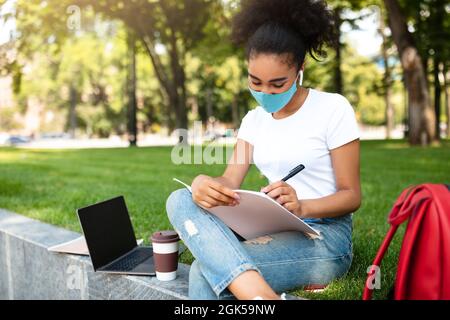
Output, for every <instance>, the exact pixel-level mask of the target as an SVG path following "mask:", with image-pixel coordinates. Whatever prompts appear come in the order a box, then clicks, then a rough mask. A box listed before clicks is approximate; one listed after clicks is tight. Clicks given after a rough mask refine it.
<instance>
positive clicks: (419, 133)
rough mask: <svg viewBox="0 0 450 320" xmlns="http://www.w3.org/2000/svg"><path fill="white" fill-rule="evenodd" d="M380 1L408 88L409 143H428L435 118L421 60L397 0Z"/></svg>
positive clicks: (434, 131)
mask: <svg viewBox="0 0 450 320" xmlns="http://www.w3.org/2000/svg"><path fill="white" fill-rule="evenodd" d="M384 3H385V5H386V8H387V12H388V17H389V26H390V28H391V31H392V36H393V39H394V42H395V44H396V46H397V48H398V51H399V55H400V60H401V63H402V68H403V72H404V75H405V81H406V86H407V89H408V104H409V111H410V112H409V114H410V117H409V142H410V144H412V145H419V144H422V145H429V144H430V143H431V142H432V141H434V140H435V139H436V126H435V121H436V117H435V114H434V112H433V108H432V106H431V103H430V96H429V91H428V84H427V78H426V74H425V72H424V69H423V64H422V59H421V57H420V54H419V52H418V49H417V47H416V45H415V44H414V40H413V38H412V35H411V33H410V32H409V31H408V27H407V24H406V19H405V17H404V16H403V14H402V12H401V8H400V6H399V4H398V2H397V0H384Z"/></svg>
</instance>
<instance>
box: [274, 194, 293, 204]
mask: <svg viewBox="0 0 450 320" xmlns="http://www.w3.org/2000/svg"><path fill="white" fill-rule="evenodd" d="M276 201H277V202H278V203H279V204H281V205H282V206H283V205H284V204H286V203H289V202H292V198H291V197H290V196H279V197H278V198H277V200H276Z"/></svg>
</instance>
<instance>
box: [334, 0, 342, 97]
mask: <svg viewBox="0 0 450 320" xmlns="http://www.w3.org/2000/svg"><path fill="white" fill-rule="evenodd" d="M341 14H342V9H341V8H339V7H338V8H335V9H334V16H335V21H336V48H335V51H336V58H335V61H334V89H335V91H336V92H337V93H340V94H342V93H343V92H344V83H343V80H342V69H341V67H342V43H341V26H342V18H341Z"/></svg>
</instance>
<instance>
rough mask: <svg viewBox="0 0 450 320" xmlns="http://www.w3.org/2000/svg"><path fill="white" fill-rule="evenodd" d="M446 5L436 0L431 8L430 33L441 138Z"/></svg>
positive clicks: (436, 109) (435, 104) (439, 137)
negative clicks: (441, 77)
mask: <svg viewBox="0 0 450 320" xmlns="http://www.w3.org/2000/svg"><path fill="white" fill-rule="evenodd" d="M445 5H446V1H443V0H436V1H435V2H434V6H433V8H432V9H431V26H432V34H431V35H430V38H431V41H432V43H433V44H434V55H433V78H434V81H433V82H434V113H435V116H436V138H437V139H438V140H440V139H441V128H440V124H441V110H442V106H441V97H442V84H441V80H440V76H441V72H442V71H443V70H442V68H441V66H442V65H443V61H444V60H445V59H444V56H443V54H444V51H445V47H444V43H445V42H443V41H442V39H440V37H441V34H442V30H445V25H444V20H445V16H444V14H445Z"/></svg>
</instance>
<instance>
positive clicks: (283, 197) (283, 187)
mask: <svg viewBox="0 0 450 320" xmlns="http://www.w3.org/2000/svg"><path fill="white" fill-rule="evenodd" d="M261 192H264V193H266V194H267V195H268V196H269V197H271V198H272V199H274V200H275V201H277V202H278V203H279V204H281V205H282V206H283V207H285V208H286V209H287V210H289V211H290V212H292V213H293V214H295V215H296V216H298V217H301V215H302V214H301V202H300V200H298V197H297V192H295V189H294V188H293V187H291V186H290V185H288V184H287V183H286V182H284V181H278V182H275V183H272V184H270V185H268V186H267V187H265V188H263V189H261Z"/></svg>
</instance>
